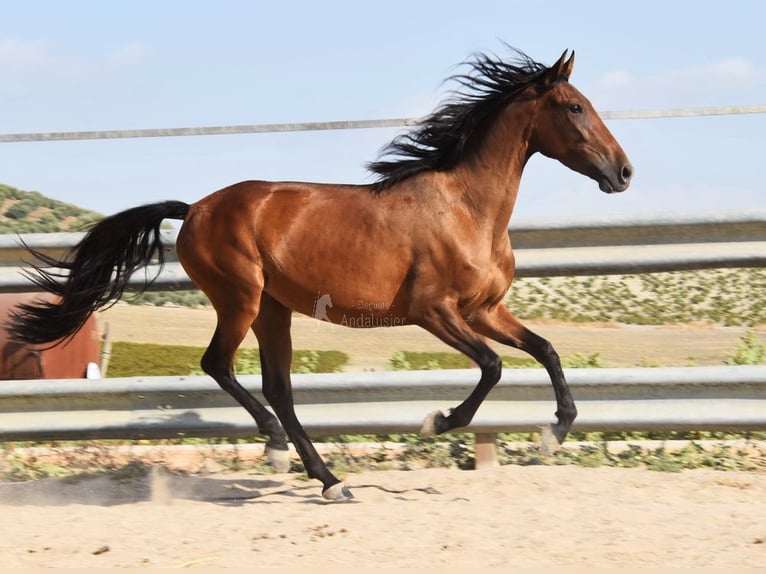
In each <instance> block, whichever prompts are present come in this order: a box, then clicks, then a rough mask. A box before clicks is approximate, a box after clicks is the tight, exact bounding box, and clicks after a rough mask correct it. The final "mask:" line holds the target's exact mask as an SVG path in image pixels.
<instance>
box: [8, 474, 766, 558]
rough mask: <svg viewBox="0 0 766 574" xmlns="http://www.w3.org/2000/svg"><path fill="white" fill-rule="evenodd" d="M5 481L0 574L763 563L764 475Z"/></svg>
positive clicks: (233, 476) (159, 477)
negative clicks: (331, 496) (333, 492)
mask: <svg viewBox="0 0 766 574" xmlns="http://www.w3.org/2000/svg"><path fill="white" fill-rule="evenodd" d="M346 482H347V484H348V485H349V486H350V487H351V488H352V489H353V492H354V494H355V496H356V498H355V499H354V502H349V503H325V502H324V501H323V500H322V499H321V497H320V496H319V488H318V483H314V482H313V481H312V482H306V481H304V480H301V479H300V478H298V476H297V475H266V476H258V475H249V474H219V475H213V476H205V477H199V476H197V477H193V476H176V475H168V474H165V475H155V476H154V477H144V478H142V479H134V480H131V481H123V482H119V481H116V480H114V479H109V478H105V477H99V478H80V479H77V480H74V481H73V480H71V479H69V480H63V479H46V480H42V481H35V482H28V483H17V484H2V485H0V501H1V502H2V503H3V520H2V521H1V522H0V567H1V568H8V567H18V566H38V567H78V568H80V567H96V566H98V567H147V566H148V567H151V566H154V567H205V566H207V567H253V568H255V567H274V566H282V567H287V566H292V567H309V568H311V567H315V566H317V565H321V566H322V567H323V568H327V567H333V566H336V565H337V566H347V567H354V568H359V567H381V566H388V567H426V566H428V567H440V566H448V567H474V568H475V567H481V566H498V567H499V566H502V567H504V569H505V568H508V567H514V566H516V567H534V568H537V567H543V566H584V567H594V566H612V567H624V566H640V567H651V566H692V567H694V566H725V567H729V568H731V567H734V568H742V567H748V566H749V567H763V564H764V563H765V562H766V518H765V517H766V475H764V474H748V473H723V472H716V471H704V470H696V471H687V472H684V473H681V474H667V473H657V472H651V471H647V470H637V469H614V468H612V469H587V468H574V467H502V468H496V469H492V470H484V471H458V470H444V469H438V470H419V471H378V472H369V473H360V474H354V475H351V476H349V477H347V479H346Z"/></svg>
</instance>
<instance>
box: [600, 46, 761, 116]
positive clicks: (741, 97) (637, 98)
mask: <svg viewBox="0 0 766 574" xmlns="http://www.w3.org/2000/svg"><path fill="white" fill-rule="evenodd" d="M591 97H592V99H593V101H594V103H596V104H597V106H598V107H599V108H600V109H627V108H648V107H683V106H700V105H735V104H748V103H760V102H761V101H763V100H764V99H766V69H761V68H758V67H756V66H754V65H753V64H752V63H751V62H750V61H749V60H747V59H746V58H742V57H734V58H726V59H722V60H716V61H712V62H707V63H704V64H700V65H695V66H688V67H685V68H679V69H675V70H667V71H664V72H661V73H658V74H647V75H644V76H639V75H635V74H632V73H631V72H629V71H627V70H613V71H610V72H607V73H606V74H603V75H602V76H601V77H600V78H599V79H598V81H597V82H596V89H595V90H594V93H592V94H591Z"/></svg>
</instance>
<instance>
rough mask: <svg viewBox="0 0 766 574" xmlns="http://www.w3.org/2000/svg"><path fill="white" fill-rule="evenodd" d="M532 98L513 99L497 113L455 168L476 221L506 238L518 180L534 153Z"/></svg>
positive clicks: (516, 193) (497, 236) (494, 233)
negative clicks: (465, 158)
mask: <svg viewBox="0 0 766 574" xmlns="http://www.w3.org/2000/svg"><path fill="white" fill-rule="evenodd" d="M534 111H535V110H534V101H533V100H530V101H525V102H514V103H512V104H509V105H508V106H507V107H506V108H505V109H504V110H503V111H501V112H500V115H499V116H498V118H497V120H496V121H495V122H494V123H493V125H492V126H491V127H490V128H489V130H488V131H487V134H486V135H485V136H484V139H483V141H482V142H480V143H479V144H478V145H479V148H478V149H477V150H476V152H475V153H474V154H473V155H472V156H471V157H470V159H467V160H466V161H464V162H462V163H461V164H460V165H459V166H458V168H456V170H455V176H456V177H457V178H458V180H459V181H460V182H461V183H460V185H459V187H460V188H461V191H462V195H463V198H464V201H465V202H466V204H467V205H468V206H469V207H470V208H471V209H472V211H473V212H474V217H475V218H476V221H477V223H479V224H481V225H484V226H486V227H487V229H488V231H491V233H492V235H493V236H494V237H495V239H497V238H502V239H505V238H507V236H508V222H509V221H510V219H511V215H512V214H513V208H514V206H515V204H516V197H517V195H518V191H519V183H520V182H521V174H522V172H523V171H524V166H525V165H526V163H527V160H528V159H529V157H530V156H531V155H532V153H534V150H532V149H531V147H530V136H531V133H532V129H533V124H534V115H535V114H534Z"/></svg>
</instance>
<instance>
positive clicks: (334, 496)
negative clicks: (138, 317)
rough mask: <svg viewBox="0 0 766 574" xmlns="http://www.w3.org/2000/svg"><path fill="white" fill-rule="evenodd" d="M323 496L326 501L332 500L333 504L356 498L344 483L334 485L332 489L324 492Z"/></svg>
mask: <svg viewBox="0 0 766 574" xmlns="http://www.w3.org/2000/svg"><path fill="white" fill-rule="evenodd" d="M322 496H323V497H324V498H325V500H331V501H333V502H343V501H345V500H351V499H352V498H354V495H353V494H351V491H350V490H349V489H348V487H347V486H346V485H345V484H343V483H342V482H339V483H337V484H333V485H332V486H331V487H330V488H328V489H327V490H325V491H323V492H322Z"/></svg>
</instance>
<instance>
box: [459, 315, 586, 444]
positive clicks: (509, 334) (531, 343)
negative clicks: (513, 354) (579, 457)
mask: <svg viewBox="0 0 766 574" xmlns="http://www.w3.org/2000/svg"><path fill="white" fill-rule="evenodd" d="M470 325H471V327H472V328H473V329H474V330H475V331H476V332H477V333H479V334H482V335H484V336H486V337H489V338H490V339H492V340H494V341H497V342H498V343H501V344H503V345H508V346H510V347H515V348H517V349H520V350H521V351H524V352H526V353H528V354H530V355H531V356H532V357H534V358H535V359H536V360H537V362H539V363H540V364H542V365H543V367H545V370H546V371H547V372H548V376H549V377H550V379H551V384H552V385H553V392H554V394H555V396H556V407H557V409H556V418H557V422H556V423H555V424H552V425H550V424H549V425H545V426H544V427H542V433H541V434H542V444H541V448H542V451H543V452H544V453H546V454H547V453H551V452H553V451H555V450H556V449H558V447H559V446H560V445H561V443H562V442H564V439H565V438H566V436H567V434H568V433H569V430H570V428H571V427H572V423H573V422H574V420H575V418H576V417H577V408H576V407H575V403H574V398H573V397H572V391H571V390H570V389H569V385H568V384H567V381H566V378H565V377H564V371H563V370H562V368H561V360H560V359H559V355H558V353H557V352H556V350H555V349H554V348H553V345H551V343H550V342H549V341H548V340H546V339H544V338H542V337H540V336H539V335H537V334H535V333H533V332H532V331H530V330H529V329H527V328H526V327H525V326H524V325H522V324H521V322H520V321H519V320H518V319H517V318H516V317H514V316H513V315H512V314H511V312H510V311H508V309H506V307H505V306H503V305H502V304H498V305H495V306H493V307H490V308H488V309H485V310H483V311H482V312H480V313H478V314H477V315H476V316H475V317H473V318H472V320H471V322H470Z"/></svg>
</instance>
